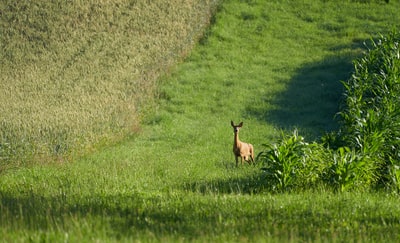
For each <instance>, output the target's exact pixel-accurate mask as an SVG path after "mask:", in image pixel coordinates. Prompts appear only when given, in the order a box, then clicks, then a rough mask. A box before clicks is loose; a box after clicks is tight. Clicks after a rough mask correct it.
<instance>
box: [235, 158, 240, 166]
mask: <svg viewBox="0 0 400 243" xmlns="http://www.w3.org/2000/svg"><path fill="white" fill-rule="evenodd" d="M235 159H236V167H238V163H239V158H238V157H237V156H236V155H235Z"/></svg>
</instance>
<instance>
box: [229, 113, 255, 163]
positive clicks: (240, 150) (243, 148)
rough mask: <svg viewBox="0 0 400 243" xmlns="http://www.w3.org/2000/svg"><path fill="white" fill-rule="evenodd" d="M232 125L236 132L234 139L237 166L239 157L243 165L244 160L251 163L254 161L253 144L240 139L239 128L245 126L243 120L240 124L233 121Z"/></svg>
mask: <svg viewBox="0 0 400 243" xmlns="http://www.w3.org/2000/svg"><path fill="white" fill-rule="evenodd" d="M231 125H232V127H233V132H234V133H235V136H234V140H233V154H234V155H235V159H236V166H238V163H239V160H238V158H239V157H240V161H241V164H242V165H243V160H245V161H247V162H248V163H249V164H251V162H254V148H253V145H251V144H249V143H244V142H242V141H240V140H239V130H240V128H241V127H242V126H243V122H241V123H239V125H235V124H234V123H233V121H231Z"/></svg>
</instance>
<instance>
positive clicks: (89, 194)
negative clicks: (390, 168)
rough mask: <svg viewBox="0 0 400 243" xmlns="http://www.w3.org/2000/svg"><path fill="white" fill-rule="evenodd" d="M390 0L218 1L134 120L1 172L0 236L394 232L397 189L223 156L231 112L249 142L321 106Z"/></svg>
mask: <svg viewBox="0 0 400 243" xmlns="http://www.w3.org/2000/svg"><path fill="white" fill-rule="evenodd" d="M399 7H400V3H399V2H393V1H392V2H391V3H390V4H388V5H386V4H378V3H375V2H373V3H360V2H354V1H328V2H325V1H312V0H306V1H301V2H300V1H268V2H266V1H261V0H260V1H224V3H223V4H222V6H221V7H220V8H219V11H218V13H217V15H216V16H215V18H214V19H213V21H214V24H213V25H212V26H211V27H210V29H209V30H208V31H207V32H206V36H205V37H204V38H202V39H201V40H200V43H199V44H198V45H197V46H196V47H195V48H194V50H193V51H192V52H191V53H190V55H189V56H188V57H187V58H186V60H185V61H184V62H183V63H180V64H179V65H177V66H176V67H175V68H174V69H173V70H171V74H170V75H166V76H164V77H162V78H160V79H158V84H157V85H158V86H157V87H158V89H157V97H158V99H159V101H158V103H157V104H156V105H154V107H153V108H154V109H153V111H152V112H149V113H146V116H145V117H144V118H143V123H142V126H141V131H140V133H139V134H136V135H133V136H131V137H130V138H128V139H126V140H125V141H121V142H120V143H117V144H115V145H114V146H108V147H104V148H103V149H101V150H100V151H98V152H95V153H93V154H88V155H86V156H84V157H83V158H81V159H76V160H74V161H71V162H69V163H60V164H51V165H42V166H40V165H37V166H33V167H29V168H19V169H13V170H7V171H6V172H3V173H2V174H1V177H0V233H1V235H2V239H3V241H11V240H12V241H28V240H31V241H34V242H38V241H71V242H75V241H90V242H91V241H101V242H103V241H122V242H124V241H125V242H131V241H144V242H150V241H170V242H175V241H198V242H206V241H207V242H208V241H232V242H233V241H234V242H237V241H239V242H240V241H243V242H249V241H250V242H264V241H271V242H299V241H307V242H308V241H313V242H326V241H331V242H344V241H346V242H347V241H361V242H364V241H378V242H380V241H389V242H395V241H398V240H399V234H398V232H399V230H400V206H399V204H398V195H391V194H386V193H385V192H366V193H362V194H361V193H333V192H330V191H329V190H327V189H325V188H317V189H314V190H307V189H306V188H305V190H304V191H303V192H296V193H291V194H290V193H282V194H274V193H270V192H268V191H267V190H265V189H264V188H262V187H261V186H260V180H261V178H262V174H260V173H261V172H260V170H259V167H258V166H254V167H253V166H247V165H245V166H242V167H240V168H235V166H234V157H233V154H232V151H231V149H232V143H233V132H232V128H231V127H230V120H234V121H235V122H239V121H240V120H243V121H244V127H243V128H242V129H241V132H240V138H241V139H242V140H244V141H246V142H251V143H252V144H254V146H255V150H256V153H258V152H260V151H261V149H262V148H261V144H263V143H266V142H269V141H274V140H276V139H277V138H278V136H279V135H280V129H284V130H292V129H293V127H297V128H298V130H299V133H300V134H302V135H304V136H305V137H306V139H307V140H310V141H311V140H314V139H317V138H318V137H319V136H320V135H321V134H323V133H324V132H325V131H329V130H333V129H335V128H336V127H337V124H336V122H335V121H334V120H333V116H334V114H335V113H336V112H337V111H338V106H339V100H340V97H341V93H342V88H341V86H340V82H339V81H340V80H344V79H347V78H348V77H349V75H350V72H351V70H352V64H351V61H352V60H353V59H354V58H355V57H358V56H359V55H361V53H362V48H363V42H364V41H368V40H369V38H370V37H375V36H377V33H378V32H383V33H386V32H388V31H390V30H391V28H392V27H393V26H392V25H393V23H400V22H399V20H400V19H399V18H400V16H399V15H398V14H397V11H398V9H399Z"/></svg>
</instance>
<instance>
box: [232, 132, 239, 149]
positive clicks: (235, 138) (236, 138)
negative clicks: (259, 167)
mask: <svg viewBox="0 0 400 243" xmlns="http://www.w3.org/2000/svg"><path fill="white" fill-rule="evenodd" d="M233 144H234V145H235V147H239V144H240V140H239V132H235V137H234V140H233Z"/></svg>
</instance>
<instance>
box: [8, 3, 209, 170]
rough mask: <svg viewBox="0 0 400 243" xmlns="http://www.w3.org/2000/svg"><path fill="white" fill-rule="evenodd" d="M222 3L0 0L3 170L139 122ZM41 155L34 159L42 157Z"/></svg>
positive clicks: (111, 136) (112, 135)
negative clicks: (159, 83) (163, 77)
mask: <svg viewBox="0 0 400 243" xmlns="http://www.w3.org/2000/svg"><path fill="white" fill-rule="evenodd" d="M215 6H216V1H196V0H185V1H162V0H160V1H151V3H149V2H148V1H123V0H121V1H94V2H93V1H87V2H86V1H42V0H39V1H17V2H15V1H1V3H0V73H1V77H0V79H1V80H0V90H1V91H2V92H1V93H0V100H1V101H2V102H1V103H0V113H1V116H0V124H1V127H0V129H1V130H0V171H1V170H2V168H3V166H5V165H7V164H8V165H10V164H15V162H16V161H18V162H19V163H21V162H22V163H26V161H30V160H32V159H33V160H36V161H43V160H47V159H53V157H56V158H57V157H58V158H62V157H64V156H69V155H71V153H78V154H79V153H86V151H87V149H88V148H91V147H93V145H95V144H97V143H100V142H102V143H104V142H106V141H107V143H109V142H110V141H113V140H116V139H120V138H121V137H124V136H126V135H127V134H130V133H135V132H137V130H138V129H139V126H140V120H141V118H140V117H141V115H142V113H143V111H145V110H146V109H147V108H146V107H148V104H149V103H151V102H152V97H153V96H154V86H155V82H156V80H157V77H158V76H159V75H160V74H162V73H164V72H166V71H167V70H168V68H169V67H170V66H171V65H172V64H174V63H175V62H176V61H178V60H181V58H182V57H184V56H185V55H186V54H187V52H188V51H189V50H190V49H191V48H192V46H193V44H194V43H195V42H196V40H197V39H198V37H199V36H200V35H201V34H202V32H203V30H204V28H205V26H207V25H208V23H209V19H210V16H211V12H212V11H213V9H214V8H215ZM35 158H36V159H35Z"/></svg>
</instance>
